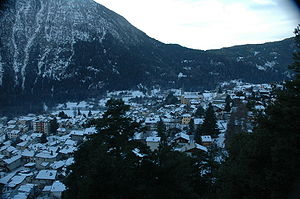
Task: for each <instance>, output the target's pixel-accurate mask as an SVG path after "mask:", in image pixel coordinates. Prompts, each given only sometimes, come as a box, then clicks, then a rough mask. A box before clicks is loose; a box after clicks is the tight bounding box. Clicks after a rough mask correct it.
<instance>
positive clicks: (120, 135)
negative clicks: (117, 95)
mask: <svg viewBox="0 0 300 199" xmlns="http://www.w3.org/2000/svg"><path fill="white" fill-rule="evenodd" d="M128 110H129V106H127V105H125V104H124V102H123V101H120V100H109V101H108V102H107V111H106V112H105V113H104V114H103V118H102V119H99V120H97V121H96V124H97V129H98V134H96V135H94V136H92V137H90V138H89V139H88V141H86V142H84V143H83V144H82V145H81V146H80V149H79V150H78V151H77V152H76V153H75V156H74V158H75V163H74V164H73V165H72V166H71V167H70V168H69V169H70V170H71V172H70V173H69V175H68V177H67V178H66V180H65V184H66V185H67V187H68V188H67V190H66V191H65V192H64V194H63V197H64V198H104V199H105V198H114V199H121V198H122V199H127V198H131V199H134V198H149V199H151V198H153V199H154V198H174V199H176V198H178V199H179V198H191V199H193V198H200V196H201V195H203V194H205V192H201V191H200V190H202V189H201V186H200V185H203V186H204V185H206V186H207V181H202V178H201V175H200V174H201V172H200V171H201V170H204V167H203V166H202V167H200V168H201V170H200V169H199V168H198V167H197V164H196V163H197V159H195V158H192V157H189V156H187V155H185V154H184V153H181V152H174V151H172V150H171V147H169V146H167V145H161V147H160V148H159V150H156V151H154V152H153V153H152V152H150V150H149V148H148V147H146V145H144V144H142V143H140V142H137V141H135V140H134V139H132V138H133V135H134V133H135V132H139V131H140V125H139V124H138V123H136V122H133V121H132V120H131V119H130V118H127V117H126V111H128ZM198 162H200V163H201V164H202V161H198ZM201 183H202V184H201ZM203 186H202V187H203ZM202 191H203V190H202Z"/></svg>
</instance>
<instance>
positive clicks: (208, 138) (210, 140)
mask: <svg viewBox="0 0 300 199" xmlns="http://www.w3.org/2000/svg"><path fill="white" fill-rule="evenodd" d="M201 140H202V142H212V139H211V136H210V135H203V136H201Z"/></svg>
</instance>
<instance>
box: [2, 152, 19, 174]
mask: <svg viewBox="0 0 300 199" xmlns="http://www.w3.org/2000/svg"><path fill="white" fill-rule="evenodd" d="M21 158H22V156H21V155H16V156H13V157H11V158H8V159H3V160H0V161H1V162H2V163H1V164H0V165H3V166H4V168H6V169H7V170H8V171H13V170H14V169H16V168H18V167H20V166H21V165H22V159H21Z"/></svg>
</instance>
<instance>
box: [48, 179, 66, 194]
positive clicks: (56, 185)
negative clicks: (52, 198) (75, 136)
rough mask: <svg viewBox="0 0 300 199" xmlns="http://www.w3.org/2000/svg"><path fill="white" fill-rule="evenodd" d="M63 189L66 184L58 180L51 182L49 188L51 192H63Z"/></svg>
mask: <svg viewBox="0 0 300 199" xmlns="http://www.w3.org/2000/svg"><path fill="white" fill-rule="evenodd" d="M65 190H66V186H65V185H64V184H63V183H62V182H60V181H55V182H53V184H52V186H51V189H50V191H51V192H63V191H65Z"/></svg>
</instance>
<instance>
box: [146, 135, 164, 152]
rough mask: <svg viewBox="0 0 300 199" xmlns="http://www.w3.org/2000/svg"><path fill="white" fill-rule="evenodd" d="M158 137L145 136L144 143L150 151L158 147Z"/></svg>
mask: <svg viewBox="0 0 300 199" xmlns="http://www.w3.org/2000/svg"><path fill="white" fill-rule="evenodd" d="M160 139H161V138H160V137H147V138H146V144H147V146H148V147H149V148H150V150H151V151H154V150H156V149H158V147H159V143H160Z"/></svg>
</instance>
